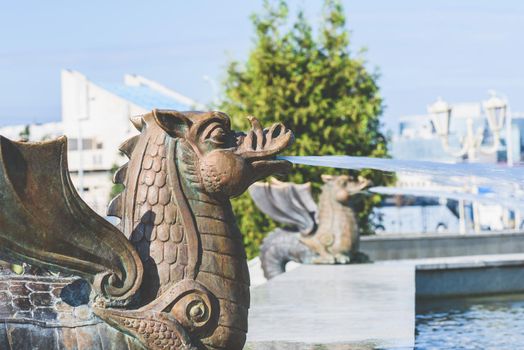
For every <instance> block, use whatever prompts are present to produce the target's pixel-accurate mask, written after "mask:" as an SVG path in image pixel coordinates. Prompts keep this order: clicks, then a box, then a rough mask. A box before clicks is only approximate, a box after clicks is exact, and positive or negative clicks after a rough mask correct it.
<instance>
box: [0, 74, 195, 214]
mask: <svg viewBox="0 0 524 350" xmlns="http://www.w3.org/2000/svg"><path fill="white" fill-rule="evenodd" d="M61 83H62V121H61V122H56V123H47V124H41V125H29V126H26V125H17V126H7V127H3V128H0V134H1V135H4V136H6V137H9V138H11V139H15V140H16V139H20V138H21V135H23V134H24V133H25V131H26V127H29V130H28V131H29V140H31V141H40V140H45V139H52V138H55V137H57V136H59V135H66V136H67V137H68V149H69V153H68V159H69V170H70V172H71V177H72V180H73V182H74V183H75V185H76V186H77V189H78V191H79V193H80V194H81V195H82V197H83V199H84V200H85V201H86V202H87V204H89V205H90V206H91V207H92V208H93V209H94V210H95V211H96V212H98V213H99V214H101V215H105V210H106V207H107V204H108V202H109V199H110V197H109V196H110V192H111V187H112V182H111V169H112V168H114V167H115V166H120V165H122V164H123V163H124V162H125V161H126V159H125V157H124V156H122V155H120V153H119V151H118V146H119V145H120V144H121V143H122V142H123V141H124V140H126V139H127V138H129V137H130V136H132V135H134V134H136V133H137V131H136V130H135V128H134V127H133V126H132V124H131V122H130V121H129V118H130V117H133V116H137V115H140V114H145V113H148V112H150V111H151V110H152V109H154V108H162V109H176V110H191V109H195V108H202V106H200V105H199V104H198V103H197V102H195V101H194V100H192V99H190V98H188V97H185V96H183V95H181V94H179V93H177V92H175V91H173V90H171V89H169V88H167V87H165V86H163V85H161V84H159V83H157V82H154V81H151V80H148V79H146V78H144V77H141V76H137V75H125V76H124V81H123V83H121V84H105V83H99V82H94V81H91V80H89V79H88V78H87V77H86V76H85V75H83V74H81V73H79V72H76V71H71V70H63V71H62V76H61Z"/></svg>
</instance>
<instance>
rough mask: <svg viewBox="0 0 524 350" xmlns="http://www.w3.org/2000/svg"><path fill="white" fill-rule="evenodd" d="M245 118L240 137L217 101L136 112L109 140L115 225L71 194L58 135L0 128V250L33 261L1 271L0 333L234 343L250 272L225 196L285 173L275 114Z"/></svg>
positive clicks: (80, 340) (12, 337)
mask: <svg viewBox="0 0 524 350" xmlns="http://www.w3.org/2000/svg"><path fill="white" fill-rule="evenodd" d="M250 121H251V124H252V130H251V131H249V132H248V134H247V135H245V134H240V133H235V132H234V131H232V130H231V128H230V120H229V117H228V116H227V115H225V114H224V113H221V112H177V111H168V110H154V111H153V112H152V113H149V114H147V115H144V116H141V117H137V118H135V119H134V120H133V124H134V125H135V127H136V128H137V129H138V130H139V131H140V132H141V133H140V135H138V136H135V137H133V138H131V139H129V140H127V141H126V142H125V143H124V144H123V145H122V147H121V151H122V152H123V153H125V154H126V155H127V156H128V157H129V158H130V160H129V163H128V164H126V165H124V166H123V167H121V168H120V169H119V170H118V171H117V172H116V174H115V182H117V183H122V184H124V185H125V190H124V192H123V193H122V194H121V195H120V196H118V197H117V198H115V199H114V200H113V202H112V203H111V204H110V207H109V210H108V214H109V215H113V216H118V217H120V218H121V222H120V230H119V229H118V228H116V227H114V226H112V225H111V224H109V223H108V222H106V221H105V220H104V219H103V218H101V217H99V216H98V215H96V214H95V213H94V212H93V211H92V210H91V209H89V207H88V206H87V205H86V204H85V203H84V202H83V201H82V200H81V199H80V197H79V196H78V194H77V193H76V191H75V189H74V187H73V185H72V183H71V180H70V178H69V174H68V170H67V157H66V150H67V147H66V139H65V138H60V139H58V140H55V141H51V142H45V143H35V144H31V143H19V142H13V141H10V140H8V139H6V138H0V157H1V158H0V204H1V206H2V211H1V213H0V244H1V247H0V249H1V253H2V256H3V257H4V259H6V260H8V261H12V262H18V263H22V262H23V263H29V264H31V265H32V266H36V267H41V268H43V270H42V271H44V272H43V273H40V274H39V275H28V274H25V275H21V276H16V275H13V274H12V273H9V272H8V271H7V270H5V269H4V270H2V271H3V272H2V275H0V318H1V319H2V321H3V323H4V327H0V343H1V344H5V347H7V348H10V349H17V350H18V349H35V348H41V349H228V350H237V349H242V347H243V345H244V342H245V337H246V332H247V312H248V307H249V273H248V269H247V264H246V257H245V252H244V248H243V244H242V237H241V234H240V232H239V230H238V227H237V226H236V224H235V218H234V216H233V212H232V210H231V206H230V203H229V198H230V197H231V196H235V195H238V194H240V193H242V192H243V191H245V190H246V188H247V187H248V186H249V185H250V184H252V183H253V182H255V181H257V180H260V179H262V178H264V177H266V176H268V175H270V174H272V173H275V172H283V171H286V170H287V169H288V168H289V167H290V164H289V163H288V162H286V161H279V160H275V159H274V156H275V155H276V154H277V153H279V152H280V151H282V150H283V149H285V148H286V147H287V146H288V145H289V144H290V143H291V142H292V139H293V135H292V133H291V132H290V131H289V130H287V129H286V128H285V127H284V126H283V125H281V124H276V125H274V126H272V127H271V128H270V129H266V130H264V129H262V127H261V126H260V125H259V123H258V121H257V120H256V119H255V118H250ZM46 271H49V273H48V272H46ZM56 272H61V274H56ZM64 274H66V275H64ZM75 276H79V277H82V278H83V279H79V278H78V277H75ZM85 281H87V282H85Z"/></svg>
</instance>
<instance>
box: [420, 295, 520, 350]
mask: <svg viewBox="0 0 524 350" xmlns="http://www.w3.org/2000/svg"><path fill="white" fill-rule="evenodd" d="M415 344H416V347H415V349H417V350H428V349H457V350H460V349H475V350H476V349H479V350H481V349H482V350H484V349H486V350H487V349H493V350H505V349H508V350H509V349H511V350H514V349H524V295H509V296H502V297H489V298H471V299H448V300H443V301H434V302H428V301H417V316H416V338H415Z"/></svg>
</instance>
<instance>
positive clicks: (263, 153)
mask: <svg viewBox="0 0 524 350" xmlns="http://www.w3.org/2000/svg"><path fill="white" fill-rule="evenodd" d="M248 120H249V122H250V123H251V130H250V131H249V132H248V133H247V135H241V136H240V137H239V140H238V148H237V150H236V152H235V153H236V154H238V155H240V156H242V157H243V158H244V159H250V160H257V159H267V158H270V157H273V156H275V155H277V154H278V153H280V152H282V151H283V150H284V149H285V148H287V147H288V146H290V145H291V144H292V143H293V141H294V137H293V133H292V132H291V130H289V129H288V128H286V127H285V126H284V124H282V123H275V124H273V125H272V126H271V127H270V128H269V129H263V128H262V126H261V125H260V122H259V121H258V120H257V119H256V118H255V117H252V116H249V117H248Z"/></svg>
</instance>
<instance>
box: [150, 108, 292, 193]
mask: <svg viewBox="0 0 524 350" xmlns="http://www.w3.org/2000/svg"><path fill="white" fill-rule="evenodd" d="M153 113H154V118H155V121H156V122H157V123H158V125H159V126H160V127H161V128H162V129H164V131H166V132H167V133H168V134H169V135H170V136H172V137H177V138H181V139H183V140H184V141H185V145H187V146H189V147H190V149H191V150H192V151H193V152H194V155H196V161H197V163H198V164H196V165H198V167H197V169H198V170H197V173H198V175H197V176H198V177H199V180H200V182H201V183H202V185H203V187H204V190H205V191H206V192H207V193H208V194H210V195H213V196H217V197H234V196H238V195H240V194H242V193H243V192H244V191H245V190H246V189H247V188H248V187H249V186H250V185H251V184H252V183H253V182H255V181H258V180H261V179H263V178H265V177H267V176H269V175H271V174H274V173H282V172H285V171H287V170H289V169H290V167H291V163H289V162H288V161H285V160H276V159H275V156H276V155H277V154H278V153H280V152H281V151H283V150H284V149H285V148H287V147H288V146H289V145H290V144H291V143H292V142H293V133H292V132H291V131H290V130H288V129H287V128H286V127H284V125H282V124H280V123H278V124H274V125H273V126H271V127H270V128H269V129H263V128H262V126H261V125H260V123H259V122H258V120H257V119H256V118H254V117H248V119H249V121H250V123H251V126H252V128H251V130H250V131H249V132H248V133H247V134H244V133H238V132H235V131H233V130H231V122H230V119H229V116H228V115H226V114H225V113H222V112H217V111H213V112H177V111H168V110H155V111H154V112H153Z"/></svg>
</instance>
